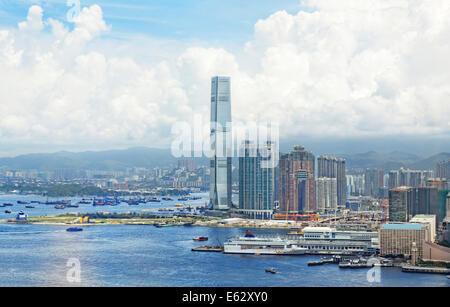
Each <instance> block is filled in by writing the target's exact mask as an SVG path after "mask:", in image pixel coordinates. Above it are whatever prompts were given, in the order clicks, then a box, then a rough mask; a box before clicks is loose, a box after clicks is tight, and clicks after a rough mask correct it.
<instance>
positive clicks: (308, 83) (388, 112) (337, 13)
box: [0, 0, 450, 147]
mask: <svg viewBox="0 0 450 307" xmlns="http://www.w3.org/2000/svg"><path fill="white" fill-rule="evenodd" d="M308 5H309V6H310V8H311V12H304V11H300V12H299V13H298V14H296V15H291V14H289V13H287V12H285V11H280V12H276V13H274V14H273V15H271V16H270V17H268V18H266V19H262V20H259V21H258V22H257V23H256V25H255V34H254V39H253V40H252V41H250V42H248V43H247V44H246V45H245V56H242V55H236V54H233V53H231V52H229V51H226V50H224V49H222V48H205V47H200V46H195V45H192V46H190V47H188V48H183V49H180V50H178V51H176V52H174V53H173V54H169V55H168V54H163V53H161V51H159V50H160V49H159V47H158V44H156V43H155V44H153V45H150V46H146V47H145V48H147V49H145V50H144V47H143V46H142V44H140V42H139V41H138V42H136V41H133V40H130V41H128V42H126V41H125V42H122V41H121V42H115V43H114V46H115V48H113V49H111V48H109V49H108V50H105V48H103V47H104V46H111V45H112V43H111V42H105V41H103V40H102V39H101V35H102V33H105V32H107V31H109V30H110V28H111V26H110V25H107V24H106V23H105V21H104V19H103V14H102V10H101V8H100V7H99V6H97V5H93V6H91V7H88V8H84V9H83V10H82V11H81V14H80V16H79V18H78V19H77V20H76V23H75V27H74V29H73V30H72V31H70V30H69V29H68V28H66V27H65V26H64V24H63V23H62V22H60V21H57V20H54V19H48V20H47V22H46V23H45V25H47V26H49V28H50V29H51V30H52V31H51V34H46V33H44V32H41V33H40V34H30V31H28V30H31V29H33V30H34V31H37V30H41V29H42V28H43V26H44V25H43V23H42V9H40V8H39V7H37V6H33V7H31V8H30V11H29V14H28V17H27V21H24V22H23V23H20V24H19V29H20V30H21V31H17V32H11V31H6V30H0V96H1V97H6V99H4V102H2V103H1V104H0V113H1V114H2V117H0V135H1V136H2V139H3V140H5V141H8V140H11V141H14V142H16V143H20V142H22V143H41V144H42V143H46V142H47V143H51V144H62V145H67V144H93V145H97V146H105V147H106V146H117V145H147V146H168V144H169V143H170V141H171V137H170V130H171V129H170V128H171V125H172V124H173V123H174V122H175V121H177V120H183V121H185V120H188V121H189V120H190V119H191V118H192V116H193V115H194V114H202V115H203V116H204V118H205V119H207V118H208V116H209V101H210V99H209V93H210V88H209V87H210V77H211V76H213V75H229V76H231V78H232V112H233V119H234V120H236V121H245V120H257V119H260V120H271V121H273V122H278V123H279V124H280V129H281V130H280V133H281V135H282V136H285V137H292V136H295V135H299V134H306V135H309V136H313V137H314V136H317V137H332V136H338V137H353V136H371V135H381V136H382V135H390V134H404V135H418V134H421V135H448V134H449V132H450V126H449V121H448V114H450V109H449V108H450V102H449V97H450V82H449V81H450V58H449V57H448V54H450V40H449V39H448V38H449V37H450V22H449V19H448V18H447V16H450V2H449V1H447V0H420V1H419V0H385V1H378V0H373V1H372V0H347V1H338V2H337V1H329V0H311V1H309V2H308ZM23 30H27V31H23ZM30 35H33V39H34V45H33V46H30V44H23V45H21V44H18V43H16V40H15V38H17V41H26V38H27V37H29V36H30ZM16 36H17V37H16ZM95 39H98V40H95ZM49 42H50V43H49ZM89 42H91V43H90V44H89ZM174 44H175V43H174ZM172 49H174V48H172ZM124 50H126V56H124ZM147 52H148V54H149V58H151V60H148V61H147V60H146V59H145V58H144V57H142V54H144V53H147ZM136 54H139V56H136V57H135V55H136ZM158 57H160V58H161V60H155V58H158ZM243 61H251V62H253V65H243V64H247V63H243ZM243 67H253V68H252V69H248V68H247V69H244V68H243Z"/></svg>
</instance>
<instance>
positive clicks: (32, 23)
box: [19, 5, 44, 31]
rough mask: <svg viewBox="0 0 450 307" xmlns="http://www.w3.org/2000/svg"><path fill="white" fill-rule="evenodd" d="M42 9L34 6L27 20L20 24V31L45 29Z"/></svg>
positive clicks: (29, 11)
mask: <svg viewBox="0 0 450 307" xmlns="http://www.w3.org/2000/svg"><path fill="white" fill-rule="evenodd" d="M42 13H43V11H42V8H41V7H40V6H38V5H33V6H31V7H30V9H29V10H28V16H27V20H26V21H23V22H20V23H19V29H20V30H23V31H41V30H42V29H43V27H44V25H43V23H42Z"/></svg>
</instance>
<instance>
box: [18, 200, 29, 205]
mask: <svg viewBox="0 0 450 307" xmlns="http://www.w3.org/2000/svg"><path fill="white" fill-rule="evenodd" d="M17 203H18V204H20V205H27V204H29V202H27V201H23V200H18V201H17Z"/></svg>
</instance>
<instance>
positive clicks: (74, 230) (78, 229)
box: [66, 227, 83, 232]
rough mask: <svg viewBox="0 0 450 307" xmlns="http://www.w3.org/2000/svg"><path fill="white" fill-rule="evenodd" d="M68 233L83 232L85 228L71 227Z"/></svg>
mask: <svg viewBox="0 0 450 307" xmlns="http://www.w3.org/2000/svg"><path fill="white" fill-rule="evenodd" d="M66 231H69V232H77V231H83V228H80V227H70V228H67V229H66Z"/></svg>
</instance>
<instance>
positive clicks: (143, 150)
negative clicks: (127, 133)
mask: <svg viewBox="0 0 450 307" xmlns="http://www.w3.org/2000/svg"><path fill="white" fill-rule="evenodd" d="M336 157H341V158H344V159H345V160H346V166H347V168H348V169H351V168H363V169H364V168H382V169H386V170H390V169H398V168H400V167H404V168H410V169H435V168H436V163H437V162H438V161H442V160H448V159H450V153H439V154H436V155H433V156H430V157H422V156H418V155H415V154H409V153H403V152H398V151H395V152H391V153H387V154H382V153H377V152H374V151H369V152H366V153H360V154H351V155H349V154H341V155H339V154H336ZM177 160H178V159H177V158H175V157H173V156H172V154H171V152H170V149H156V148H147V147H134V148H129V149H123V150H107V151H86V152H67V151H62V152H57V153H40V154H26V155H20V156H17V157H12V158H0V168H7V169H16V170H20V169H24V170H31V169H34V170H55V169H68V168H70V169H93V170H124V169H126V168H131V167H144V168H153V167H167V166H171V165H172V166H175V165H177ZM234 162H236V161H234ZM234 164H235V165H236V166H237V164H236V163H234ZM196 165H208V159H207V158H205V157H204V158H196Z"/></svg>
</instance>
